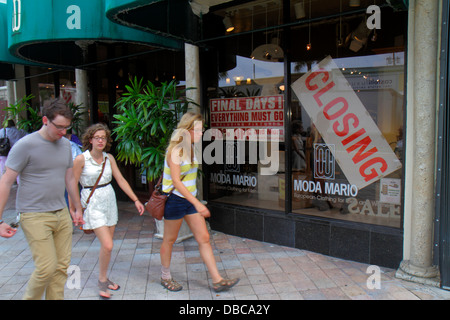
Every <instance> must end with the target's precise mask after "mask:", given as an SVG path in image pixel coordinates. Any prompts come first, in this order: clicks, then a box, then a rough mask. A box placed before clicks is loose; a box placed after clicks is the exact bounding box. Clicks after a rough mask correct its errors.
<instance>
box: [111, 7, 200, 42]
mask: <svg viewBox="0 0 450 320" xmlns="http://www.w3.org/2000/svg"><path fill="white" fill-rule="evenodd" d="M106 7H107V8H106V16H107V17H108V18H109V19H110V20H111V21H114V22H116V23H119V24H121V25H124V26H127V27H132V28H136V29H138V30H143V31H147V32H150V33H154V34H161V35H164V36H165V37H170V38H173V39H181V40H183V41H187V42H195V41H197V40H198V36H199V18H198V17H197V16H196V15H195V14H193V12H192V10H191V7H190V4H189V1H187V0H106Z"/></svg>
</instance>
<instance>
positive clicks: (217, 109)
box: [209, 95, 284, 141]
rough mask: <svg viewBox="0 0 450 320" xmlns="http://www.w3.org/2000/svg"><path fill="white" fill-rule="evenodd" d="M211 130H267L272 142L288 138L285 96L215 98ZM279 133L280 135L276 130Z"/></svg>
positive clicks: (210, 104)
mask: <svg viewBox="0 0 450 320" xmlns="http://www.w3.org/2000/svg"><path fill="white" fill-rule="evenodd" d="M209 110H210V118H211V128H217V129H220V130H221V131H223V132H225V131H226V130H227V129H242V130H244V131H245V130H248V129H255V130H260V129H264V130H267V135H268V136H269V137H271V139H278V141H283V139H284V98H283V95H274V96H260V97H238V98H224V99H211V100H210V103H209ZM274 129H276V130H278V131H276V132H277V136H274V135H273V134H272V130H274Z"/></svg>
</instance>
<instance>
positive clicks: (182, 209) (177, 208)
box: [164, 193, 197, 220]
mask: <svg viewBox="0 0 450 320" xmlns="http://www.w3.org/2000/svg"><path fill="white" fill-rule="evenodd" d="M193 213H197V209H195V207H194V206H193V205H192V203H190V202H189V201H188V200H186V199H185V198H182V197H179V196H177V195H176V194H173V193H172V194H171V195H170V196H169V198H168V199H167V201H166V206H165V207H164V219H165V220H178V219H182V218H183V217H184V216H185V215H188V214H193Z"/></svg>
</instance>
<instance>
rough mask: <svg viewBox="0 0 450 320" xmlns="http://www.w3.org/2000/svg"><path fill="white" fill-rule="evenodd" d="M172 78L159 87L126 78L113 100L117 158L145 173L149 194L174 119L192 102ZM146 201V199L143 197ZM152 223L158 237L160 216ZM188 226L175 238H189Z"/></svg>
mask: <svg viewBox="0 0 450 320" xmlns="http://www.w3.org/2000/svg"><path fill="white" fill-rule="evenodd" d="M176 84H177V83H176V81H171V82H169V83H167V82H163V83H161V85H160V86H156V85H154V84H153V83H152V82H150V81H148V82H147V83H144V81H143V79H140V80H138V79H137V78H134V79H130V85H127V86H125V88H126V92H125V93H123V94H122V97H121V98H120V99H119V100H118V101H117V103H116V108H117V112H118V113H117V114H115V115H114V118H115V119H116V120H115V121H113V124H114V125H115V127H114V129H113V135H114V136H115V140H116V142H117V147H116V153H117V159H118V160H119V161H123V162H124V163H125V164H132V165H135V166H136V167H140V170H141V175H146V177H147V181H148V182H149V191H150V194H151V192H152V191H153V186H154V184H155V182H156V181H157V180H158V179H159V177H160V176H161V174H162V172H163V169H164V157H165V151H166V148H167V146H168V144H169V142H170V138H171V136H172V133H173V131H174V130H175V129H176V126H177V124H178V121H179V120H180V119H181V117H182V115H183V114H184V113H186V111H187V109H188V104H189V103H193V104H195V102H194V101H192V100H190V99H187V98H186V97H185V92H186V90H190V89H193V88H187V89H183V90H179V89H177V86H176ZM146 200H148V198H147V199H146ZM155 223H156V229H157V230H156V233H155V236H156V237H162V234H163V230H164V219H163V220H162V221H158V220H156V219H155ZM191 236H192V234H191V232H190V229H189V227H187V225H182V227H181V230H180V232H179V236H178V240H177V241H181V240H184V239H187V238H189V237H191Z"/></svg>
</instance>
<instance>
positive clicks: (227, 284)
mask: <svg viewBox="0 0 450 320" xmlns="http://www.w3.org/2000/svg"><path fill="white" fill-rule="evenodd" d="M239 280H240V279H239V278H235V279H222V280H220V281H219V282H216V283H213V289H214V291H215V292H221V291H224V290H228V289H230V288H231V287H233V286H234V285H236V284H237V283H238V282H239Z"/></svg>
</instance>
